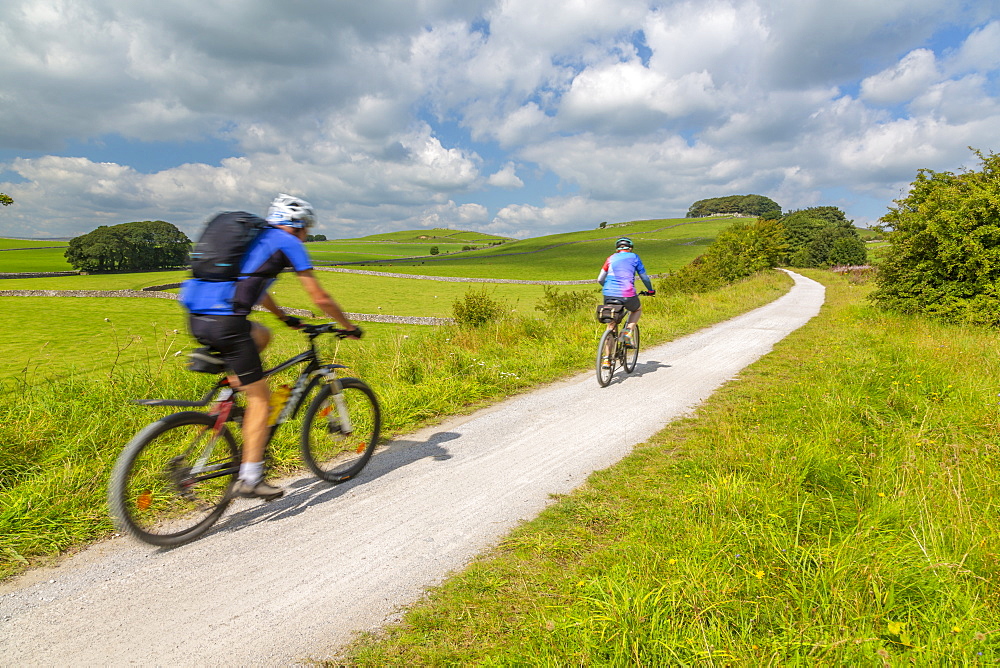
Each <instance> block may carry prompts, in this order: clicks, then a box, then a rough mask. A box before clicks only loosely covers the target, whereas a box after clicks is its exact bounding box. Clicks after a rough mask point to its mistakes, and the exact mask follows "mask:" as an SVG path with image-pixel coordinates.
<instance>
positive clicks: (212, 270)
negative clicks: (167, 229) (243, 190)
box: [191, 211, 267, 281]
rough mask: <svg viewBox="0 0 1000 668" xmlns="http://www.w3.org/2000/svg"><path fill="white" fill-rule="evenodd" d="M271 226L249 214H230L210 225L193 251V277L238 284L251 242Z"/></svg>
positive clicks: (217, 217) (229, 212) (215, 219)
mask: <svg viewBox="0 0 1000 668" xmlns="http://www.w3.org/2000/svg"><path fill="white" fill-rule="evenodd" d="M266 225H267V223H266V222H265V221H264V220H263V219H262V218H260V217H258V216H255V215H253V214H252V213H247V212H246V211H226V212H225V213H220V214H219V215H217V216H216V217H215V218H212V220H210V221H208V225H207V226H206V227H205V231H204V232H202V233H201V238H200V239H198V243H196V244H195V246H194V250H192V251H191V275H192V276H194V277H195V278H200V279H203V280H208V281H235V280H236V279H237V278H239V276H240V265H241V264H243V256H244V255H246V252H247V249H248V248H249V247H250V244H251V242H253V240H254V239H256V238H257V235H258V234H260V231H261V230H262V229H264V226H266Z"/></svg>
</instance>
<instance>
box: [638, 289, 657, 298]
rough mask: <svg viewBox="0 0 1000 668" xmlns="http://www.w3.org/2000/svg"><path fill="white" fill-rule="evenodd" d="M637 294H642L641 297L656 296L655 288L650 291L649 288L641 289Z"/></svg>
mask: <svg viewBox="0 0 1000 668" xmlns="http://www.w3.org/2000/svg"><path fill="white" fill-rule="evenodd" d="M639 294H640V295H642V296H643V297H655V296H656V290H653V291H652V292H650V291H649V290H643V291H642V292H640V293H639Z"/></svg>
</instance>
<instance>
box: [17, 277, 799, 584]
mask: <svg viewBox="0 0 1000 668" xmlns="http://www.w3.org/2000/svg"><path fill="white" fill-rule="evenodd" d="M790 283H791V280H790V279H789V278H788V277H787V276H785V275H784V274H781V273H778V272H770V273H767V274H762V275H760V276H757V277H754V278H752V279H750V280H748V281H745V282H742V283H739V284H737V285H733V286H730V287H727V288H724V289H722V290H718V291H716V292H713V293H708V294H705V295H701V296H699V297H698V298H696V299H694V300H692V299H691V298H681V297H665V298H656V299H650V300H647V301H646V304H645V306H644V308H643V312H644V314H645V315H644V317H643V321H642V323H643V339H644V341H645V342H647V343H648V344H652V343H655V342H656V341H663V340H667V339H670V338H674V337H676V336H681V335H684V334H687V333H690V332H693V331H696V330H698V329H700V328H702V327H705V326H707V325H709V324H712V323H714V322H718V321H721V320H725V319H727V318H729V317H732V316H734V315H737V314H739V313H742V312H745V311H747V310H750V309H751V308H754V307H756V306H760V305H762V304H765V303H767V302H769V301H771V300H773V299H775V298H776V297H778V296H780V295H781V294H783V293H784V292H786V291H787V289H788V287H789V285H790ZM592 308H593V306H592V305H590V306H588V307H587V308H586V309H582V310H581V311H579V312H577V313H574V314H571V315H568V316H564V317H558V318H546V319H538V318H535V317H524V316H518V315H516V314H510V315H509V316H508V317H506V318H503V319H501V320H499V321H498V322H495V323H491V324H490V325H489V326H485V327H482V328H461V327H457V326H448V327H425V328H416V327H413V328H409V329H394V328H393V326H384V328H383V331H380V332H378V334H379V335H377V336H372V337H371V338H369V337H367V336H366V337H365V339H363V340H361V341H356V342H352V341H335V342H334V343H332V345H333V346H334V347H333V348H331V349H329V350H328V351H327V352H328V357H330V358H332V359H336V360H337V361H338V362H340V363H342V364H346V365H348V367H350V372H349V373H350V375H356V376H358V377H360V378H363V379H365V380H366V381H367V382H368V383H369V384H370V385H371V386H372V387H373V388H374V389H375V391H376V393H377V394H378V396H379V399H380V402H381V404H382V408H383V416H384V425H383V433H384V434H385V435H386V436H392V435H397V434H400V433H404V432H406V431H409V430H412V429H414V428H415V427H417V426H419V425H420V424H423V423H426V422H427V421H429V420H435V419H439V418H440V417H443V416H446V415H451V414H455V413H459V412H465V411H469V410H472V409H473V408H475V407H478V406H482V405H484V404H486V403H488V402H490V401H495V400H499V399H502V398H504V397H507V396H509V395H511V394H514V393H517V392H521V391H525V390H527V389H530V388H531V387H532V386H535V385H537V384H539V383H544V382H548V381H551V380H555V379H557V378H560V377H563V376H565V375H567V374H570V373H575V372H578V371H581V370H584V369H587V368H589V367H590V365H591V364H592V362H593V356H594V351H595V349H596V342H597V339H598V333H599V332H600V330H601V329H602V328H603V325H599V324H598V323H596V322H594V320H593V315H592ZM331 338H332V337H331ZM135 345H136V346H138V348H137V350H141V351H145V352H146V353H147V354H146V355H138V354H137V355H135V356H134V357H132V358H131V359H130V360H129V362H128V364H127V365H123V364H115V365H113V366H112V367H111V368H110V369H102V372H101V373H100V374H95V373H93V372H84V373H74V372H72V371H66V372H65V373H64V374H62V375H61V376H60V377H58V378H49V379H48V380H46V381H45V382H40V383H32V382H28V380H27V379H26V378H25V377H24V376H20V377H18V376H14V377H10V378H8V379H5V381H4V386H3V387H0V400H2V403H0V444H2V446H3V447H0V577H3V576H5V575H9V574H11V573H15V572H17V571H19V570H22V569H23V568H25V567H27V566H29V565H30V564H32V563H34V562H36V561H38V560H41V559H43V558H45V557H47V556H54V555H57V554H59V553H60V552H62V551H64V550H67V549H69V548H71V547H74V546H77V545H80V544H83V543H85V542H87V541H90V540H94V539H97V538H100V537H102V536H106V535H107V534H108V533H109V532H110V530H111V523H110V521H109V519H108V516H107V509H106V507H105V502H104V497H105V494H106V485H107V479H108V475H109V474H110V471H111V468H112V466H113V464H114V461H115V458H116V457H117V456H118V453H119V452H120V451H121V449H122V447H123V446H124V444H125V443H126V442H127V441H128V440H129V439H131V437H132V436H133V435H134V434H135V433H136V432H137V431H138V430H139V429H141V428H142V427H143V426H144V425H145V424H147V423H149V422H151V421H152V420H155V419H157V418H159V417H162V416H163V415H166V414H167V412H168V410H167V409H150V408H146V407H141V406H135V405H133V404H132V403H130V402H131V400H133V399H136V398H151V397H161V398H166V397H173V398H192V399H193V398H196V397H197V396H199V395H200V394H201V393H202V392H204V391H205V390H206V389H207V387H208V385H209V382H210V381H209V379H208V378H206V377H203V376H195V375H194V374H191V373H188V372H186V371H184V370H183V368H182V366H181V365H180V363H179V362H178V360H179V358H177V357H174V352H176V350H177V345H176V340H175V337H174V336H173V335H172V330H171V331H168V332H166V333H162V332H161V333H160V334H159V335H157V336H150V337H148V338H147V339H145V340H144V342H137V343H136V344H135ZM143 346H145V347H143ZM301 349H302V340H301V338H299V336H298V335H297V334H295V333H294V332H291V331H284V332H283V335H279V336H278V337H276V340H275V342H274V343H273V344H272V346H271V347H270V348H269V349H268V352H269V355H268V358H267V359H268V360H269V361H270V362H272V363H274V362H277V361H278V360H280V359H284V358H286V357H289V356H291V355H292V354H295V353H298V352H301ZM280 380H282V379H279V382H280ZM297 442H298V438H297V433H296V431H295V425H294V424H291V425H286V426H285V427H283V429H282V430H281V431H280V432H279V433H278V438H277V439H276V441H275V443H273V444H272V447H271V454H272V456H273V457H274V461H275V465H276V466H278V467H279V468H281V469H284V470H290V469H293V468H296V467H299V466H300V465H301V464H300V462H299V458H298V451H297Z"/></svg>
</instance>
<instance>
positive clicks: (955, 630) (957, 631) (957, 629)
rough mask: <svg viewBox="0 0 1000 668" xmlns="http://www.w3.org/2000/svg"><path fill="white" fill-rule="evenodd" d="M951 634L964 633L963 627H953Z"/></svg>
mask: <svg viewBox="0 0 1000 668" xmlns="http://www.w3.org/2000/svg"><path fill="white" fill-rule="evenodd" d="M951 632H952V633H961V632H962V627H961V626H957V625H956V626H953V627H951Z"/></svg>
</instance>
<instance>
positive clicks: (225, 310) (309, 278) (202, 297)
mask: <svg viewBox="0 0 1000 668" xmlns="http://www.w3.org/2000/svg"><path fill="white" fill-rule="evenodd" d="M267 223H268V225H266V226H265V227H264V229H263V230H261V232H260V233H259V234H258V235H257V238H256V239H254V241H253V243H252V244H251V245H250V248H249V249H248V250H247V253H246V255H245V257H244V259H243V264H242V265H241V267H240V277H239V279H237V280H235V281H206V280H201V279H197V278H192V279H189V280H187V281H185V282H184V284H183V285H182V286H181V295H180V300H181V303H182V304H183V305H184V308H186V309H187V311H188V313H189V318H188V326H189V328H190V330H191V334H192V335H193V336H194V338H195V339H197V340H198V342H199V343H201V344H202V345H206V346H211V347H212V348H214V349H216V350H218V351H219V352H220V353H222V359H223V361H224V362H225V363H226V366H227V367H228V368H229V369H230V370H231V371H232V373H233V375H232V376H230V383H231V385H232V386H233V387H234V388H239V389H240V391H242V392H243V393H244V394H245V395H246V398H247V405H246V413H245V414H244V416H243V462H242V464H241V465H240V476H239V480H238V481H237V483H236V487H235V492H236V494H237V495H239V496H245V497H258V498H264V499H268V500H270V499H276V498H278V497H280V496H281V495H282V494H284V490H283V489H281V488H280V487H275V486H273V485H271V484H269V483H267V482H266V481H265V480H264V478H263V475H264V474H263V469H264V444H265V442H266V440H267V419H268V414H269V412H270V410H269V406H268V403H269V401H270V396H271V393H270V390H269V389H268V386H267V380H266V379H265V378H264V370H263V365H262V363H261V359H260V353H261V351H263V350H264V348H265V347H266V346H267V344H268V343H269V342H270V340H271V332H270V331H269V330H268V329H267V327H265V326H264V325H262V324H260V323H258V322H253V321H251V320H248V319H247V316H248V315H250V311H251V310H252V309H253V307H254V306H255V305H256V304H258V303H259V304H261V305H262V306H263V307H264V308H266V309H267V310H268V311H270V312H271V313H273V314H274V315H276V316H277V317H278V319H279V320H281V321H282V322H284V323H285V324H286V325H288V326H289V327H292V328H297V327H300V326H301V324H302V323H301V321H300V320H299V319H298V318H296V317H295V316H290V315H286V314H285V312H284V311H282V310H281V307H280V306H278V304H277V302H275V301H274V298H273V297H272V296H271V294H270V293H268V291H267V290H268V288H269V287H270V285H271V283H273V282H274V280H275V279H276V278H277V276H278V274H279V273H281V272H282V271H283V270H284V269H286V268H291V269H292V270H294V271H295V273H296V275H297V276H298V277H299V281H300V282H301V283H302V287H304V288H305V290H306V293H307V294H308V295H309V297H310V299H312V301H313V303H314V304H316V306H317V307H318V308H319V309H320V310H321V311H323V313H325V314H326V315H328V316H329V317H331V318H333V319H334V320H336V321H337V322H338V323H340V325H341V326H342V327H343V328H344V329H347V330H349V331H351V332H356V334H355V335H354V336H352V337H351V338H357V339H359V338H361V335H362V332H361V328H360V327H357V326H356V325H354V324H353V323H351V321H350V320H348V319H347V316H345V315H344V312H343V311H342V310H341V309H340V306H339V305H338V304H337V302H335V301H334V300H333V298H332V297H331V296H330V295H329V294H328V293H327V292H326V290H324V289H323V286H322V285H320V283H319V281H318V280H317V279H316V277H315V276H314V275H313V271H312V269H313V265H312V262H311V261H310V259H309V253H308V252H307V251H306V248H305V245H304V243H303V242H304V241H305V239H306V231H307V230H308V229H309V228H310V227H312V226H313V225H314V224H315V223H316V216H315V213H314V212H313V209H312V205H311V204H309V202H306V201H305V200H303V199H301V198H299V197H292V196H291V195H285V194H281V195H278V197H276V198H275V199H274V201H273V202H271V206H270V208H269V209H268V213H267Z"/></svg>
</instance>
